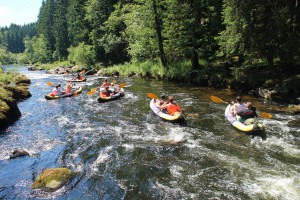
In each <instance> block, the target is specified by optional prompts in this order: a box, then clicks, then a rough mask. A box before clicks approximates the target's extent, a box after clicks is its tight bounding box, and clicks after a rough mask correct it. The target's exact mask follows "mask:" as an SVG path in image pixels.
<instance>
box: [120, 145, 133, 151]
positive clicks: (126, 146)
mask: <svg viewBox="0 0 300 200" xmlns="http://www.w3.org/2000/svg"><path fill="white" fill-rule="evenodd" d="M122 147H124V148H125V149H126V150H127V151H129V150H130V151H131V150H133V149H134V145H133V144H123V145H122Z"/></svg>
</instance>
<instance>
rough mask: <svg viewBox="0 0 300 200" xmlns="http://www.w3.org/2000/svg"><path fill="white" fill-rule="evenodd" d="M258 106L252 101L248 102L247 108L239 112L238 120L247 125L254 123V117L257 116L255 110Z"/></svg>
mask: <svg viewBox="0 0 300 200" xmlns="http://www.w3.org/2000/svg"><path fill="white" fill-rule="evenodd" d="M255 111H256V108H255V107H252V104H251V102H247V103H246V109H243V110H241V111H239V112H238V113H237V119H238V121H240V122H242V123H244V124H245V125H250V124H253V123H254V119H255V118H256V117H257V113H256V112H255Z"/></svg>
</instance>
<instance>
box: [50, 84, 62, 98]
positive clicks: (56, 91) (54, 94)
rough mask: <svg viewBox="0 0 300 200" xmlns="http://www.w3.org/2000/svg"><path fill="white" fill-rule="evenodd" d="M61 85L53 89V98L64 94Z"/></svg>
mask: <svg viewBox="0 0 300 200" xmlns="http://www.w3.org/2000/svg"><path fill="white" fill-rule="evenodd" d="M60 86H61V85H60V84H58V85H56V86H55V88H54V89H53V91H52V93H51V96H60V95H61V94H62V91H61V90H60Z"/></svg>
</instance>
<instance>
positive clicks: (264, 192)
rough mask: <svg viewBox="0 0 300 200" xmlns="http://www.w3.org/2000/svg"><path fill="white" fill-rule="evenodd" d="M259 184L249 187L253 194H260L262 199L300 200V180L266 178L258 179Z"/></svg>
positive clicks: (295, 178)
mask: <svg viewBox="0 0 300 200" xmlns="http://www.w3.org/2000/svg"><path fill="white" fill-rule="evenodd" d="M256 182H257V183H253V184H251V185H249V187H247V189H246V190H247V191H248V192H250V193H252V194H255V195H257V194H259V196H260V198H261V199H284V200H296V199H300V189H299V188H300V178H299V176H297V177H291V178H286V177H282V176H276V175H275V176H270V175H269V176H266V177H259V178H256Z"/></svg>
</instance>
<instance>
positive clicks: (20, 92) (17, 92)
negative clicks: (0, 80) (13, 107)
mask: <svg viewBox="0 0 300 200" xmlns="http://www.w3.org/2000/svg"><path fill="white" fill-rule="evenodd" d="M4 88H5V89H6V90H8V91H10V92H12V94H13V95H12V97H13V98H14V99H16V100H19V99H25V98H29V97H31V96H32V95H31V94H30V92H29V91H28V90H27V89H28V88H27V87H26V86H25V87H24V86H5V87H4Z"/></svg>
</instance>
